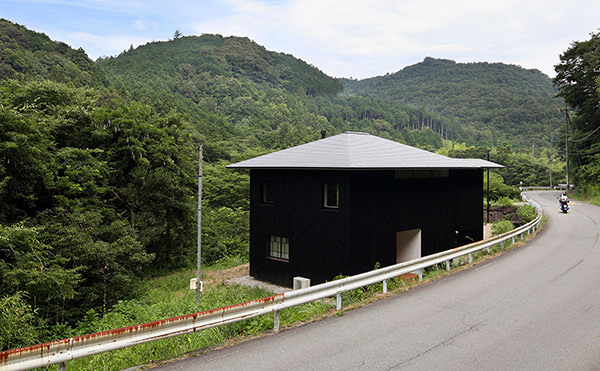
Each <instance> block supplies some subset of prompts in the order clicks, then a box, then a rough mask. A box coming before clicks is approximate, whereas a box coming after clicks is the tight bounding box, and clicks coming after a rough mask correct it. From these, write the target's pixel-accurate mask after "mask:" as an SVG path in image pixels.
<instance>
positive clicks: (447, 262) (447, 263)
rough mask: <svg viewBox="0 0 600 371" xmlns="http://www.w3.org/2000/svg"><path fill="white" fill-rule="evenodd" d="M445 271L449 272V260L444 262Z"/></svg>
mask: <svg viewBox="0 0 600 371" xmlns="http://www.w3.org/2000/svg"><path fill="white" fill-rule="evenodd" d="M446 270H447V271H449V270H450V260H446Z"/></svg>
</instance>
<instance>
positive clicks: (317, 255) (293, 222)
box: [250, 170, 483, 286]
mask: <svg viewBox="0 0 600 371" xmlns="http://www.w3.org/2000/svg"><path fill="white" fill-rule="evenodd" d="M265 181H266V182H269V187H270V190H271V194H272V198H273V203H272V204H264V203H262V202H261V200H262V197H261V196H262V195H261V192H262V183H263V182H265ZM325 183H335V184H339V190H340V206H339V208H338V209H326V208H324V207H323V184H325ZM250 197H251V216H250V231H251V232H250V234H251V236H250V274H251V275H252V276H254V277H255V278H257V279H260V280H265V281H270V282H273V283H277V284H280V285H284V286H291V285H292V283H293V277H295V276H302V277H307V278H310V279H311V284H317V283H322V282H325V281H327V280H331V279H333V278H334V277H335V276H337V275H340V274H342V275H353V274H357V273H362V272H365V271H367V270H371V269H373V268H374V267H375V265H376V264H379V265H380V266H387V265H391V264H395V262H396V232H399V231H404V230H410V229H418V228H420V229H421V231H422V255H423V256H425V255H429V254H433V253H436V252H439V251H443V250H447V249H449V248H452V247H455V246H457V245H462V244H464V243H467V242H470V241H471V240H474V241H477V240H480V239H481V238H482V237H483V232H482V230H483V228H482V224H483V218H482V212H481V209H482V199H483V174H482V170H450V171H449V173H448V176H447V177H441V178H427V179H396V177H395V175H394V171H393V170H373V171H311V170H251V191H250ZM456 231H457V232H458V234H457V233H456ZM269 235H275V236H282V237H288V238H289V241H290V256H289V261H287V262H286V261H280V260H275V259H270V258H267V238H268V236H269Z"/></svg>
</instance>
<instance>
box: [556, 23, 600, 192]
mask: <svg viewBox="0 0 600 371" xmlns="http://www.w3.org/2000/svg"><path fill="white" fill-rule="evenodd" d="M599 46H600V33H598V32H596V33H592V34H591V35H590V39H589V40H586V41H576V42H574V43H572V44H571V46H570V48H569V49H567V50H566V51H565V52H564V53H563V54H562V55H561V56H560V61H561V62H560V63H559V64H558V65H556V66H555V70H556V77H555V78H554V84H555V85H556V86H557V87H558V90H559V92H560V93H559V96H561V97H562V98H564V100H565V102H566V104H567V105H568V106H569V108H570V109H572V112H574V117H572V119H571V120H570V121H569V122H568V126H567V130H566V131H567V132H568V135H569V140H570V143H569V155H570V156H569V163H570V165H571V173H572V174H573V175H574V178H575V181H576V183H577V185H578V186H580V187H581V188H582V189H583V192H586V191H585V189H586V188H588V187H591V188H593V187H595V186H596V184H598V181H599V180H600V130H598V129H599V128H600V107H598V100H599V99H600V89H599V88H598V86H599V85H598V82H599V81H600V80H599V79H600V76H599V75H598V66H599V65H600V48H599ZM569 114H570V113H569ZM564 132H565V127H564V126H563V133H564ZM564 145H565V143H564V142H563V143H561V144H560V146H561V147H562V148H563V149H564ZM557 146H559V144H557Z"/></svg>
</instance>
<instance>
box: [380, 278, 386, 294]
mask: <svg viewBox="0 0 600 371" xmlns="http://www.w3.org/2000/svg"><path fill="white" fill-rule="evenodd" d="M381 284H382V285H383V293H384V294H385V293H386V292H387V280H383V282H381Z"/></svg>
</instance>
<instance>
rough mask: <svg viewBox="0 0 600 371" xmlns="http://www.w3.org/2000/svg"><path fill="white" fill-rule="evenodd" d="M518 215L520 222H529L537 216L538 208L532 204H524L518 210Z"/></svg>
mask: <svg viewBox="0 0 600 371" xmlns="http://www.w3.org/2000/svg"><path fill="white" fill-rule="evenodd" d="M516 216H517V219H518V222H519V223H521V224H525V223H529V222H530V221H532V220H534V219H535V218H536V217H537V210H536V208H535V207H533V206H531V205H523V206H520V207H519V209H518V210H517V213H516Z"/></svg>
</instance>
